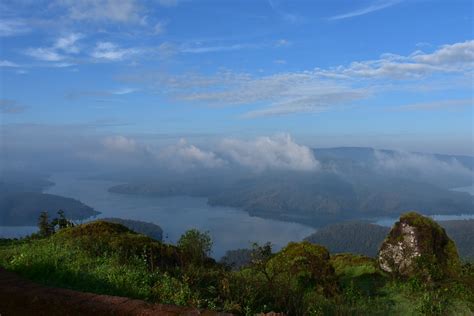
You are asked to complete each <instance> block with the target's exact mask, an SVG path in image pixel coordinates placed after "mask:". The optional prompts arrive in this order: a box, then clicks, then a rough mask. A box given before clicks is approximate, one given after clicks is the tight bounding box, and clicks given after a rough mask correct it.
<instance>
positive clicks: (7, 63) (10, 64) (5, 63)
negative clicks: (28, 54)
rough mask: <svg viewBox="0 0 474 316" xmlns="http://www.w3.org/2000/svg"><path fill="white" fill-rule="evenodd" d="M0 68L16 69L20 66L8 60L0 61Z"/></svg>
mask: <svg viewBox="0 0 474 316" xmlns="http://www.w3.org/2000/svg"><path fill="white" fill-rule="evenodd" d="M0 67H9V68H18V67H20V65H18V64H17V63H14V62H12V61H9V60H0Z"/></svg>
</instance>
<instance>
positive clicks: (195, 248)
mask: <svg viewBox="0 0 474 316" xmlns="http://www.w3.org/2000/svg"><path fill="white" fill-rule="evenodd" d="M178 247H179V248H180V249H181V250H182V251H183V253H184V254H185V255H186V256H187V257H188V258H189V259H190V260H191V261H192V262H195V263H202V262H204V260H205V259H206V257H208V256H209V255H210V254H211V250H212V239H211V236H210V235H209V232H204V233H203V232H200V231H199V230H197V229H191V230H188V231H186V232H185V233H184V234H183V235H182V236H181V237H180V238H179V240H178Z"/></svg>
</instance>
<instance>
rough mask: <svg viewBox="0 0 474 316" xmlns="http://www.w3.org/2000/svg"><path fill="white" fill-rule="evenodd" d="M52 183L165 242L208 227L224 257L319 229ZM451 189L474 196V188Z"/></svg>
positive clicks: (77, 182)
mask: <svg viewBox="0 0 474 316" xmlns="http://www.w3.org/2000/svg"><path fill="white" fill-rule="evenodd" d="M51 181H53V182H54V183H55V185H54V186H51V187H49V188H48V189H47V190H46V191H45V193H51V194H57V195H61V196H66V197H71V198H75V199H77V200H80V201H82V202H83V203H85V204H87V205H89V206H91V207H93V208H94V209H95V210H97V211H99V212H101V214H100V215H99V216H98V217H97V218H101V217H120V218H124V219H135V220H141V221H146V222H151V223H155V224H158V225H160V226H161V227H162V228H163V232H164V234H163V236H164V240H165V241H166V242H171V243H175V242H176V241H177V240H178V239H179V237H180V236H181V234H182V233H184V232H185V231H186V230H188V229H191V228H197V229H199V230H201V231H209V233H210V234H211V236H212V238H213V241H214V247H213V256H214V257H215V258H220V257H221V256H222V255H223V254H224V253H225V251H226V250H230V249H237V248H247V247H249V246H251V244H252V243H253V242H259V243H264V242H267V241H270V242H272V244H274V248H275V250H277V249H279V248H281V247H282V246H284V245H286V244H287V243H288V242H290V241H300V240H302V239H303V238H305V237H307V236H308V235H310V234H311V233H313V232H314V231H315V229H314V228H312V227H309V226H305V225H302V224H297V223H290V222H282V221H278V220H272V219H263V218H259V217H252V216H250V215H249V214H248V213H246V212H244V211H242V210H239V209H235V208H230V207H222V206H209V205H208V204H207V199H206V198H196V197H188V196H178V197H166V198H162V197H147V196H138V195H124V194H117V193H111V192H108V188H109V187H111V186H113V185H116V184H119V183H117V182H112V181H103V180H91V179H89V178H85V177H84V176H78V175H71V174H57V175H54V176H53V177H51ZM453 190H457V191H462V192H468V193H470V194H474V186H469V187H463V188H456V189H453ZM432 217H433V218H434V219H435V220H454V219H473V218H474V214H464V215H463V214H461V215H434V216H432ZM397 220H398V218H386V217H385V218H377V219H373V222H374V223H375V224H379V225H382V226H392V225H393V223H394V222H395V221H397ZM36 230H37V228H36V227H34V226H18V227H14V226H10V227H8V226H7V227H0V238H1V237H5V238H19V237H22V236H26V235H28V234H31V233H33V232H35V231H36Z"/></svg>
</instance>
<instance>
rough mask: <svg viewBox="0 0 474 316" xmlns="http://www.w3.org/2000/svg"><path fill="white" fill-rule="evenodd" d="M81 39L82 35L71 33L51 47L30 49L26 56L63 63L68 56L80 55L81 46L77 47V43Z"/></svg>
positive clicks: (60, 38) (57, 40)
mask: <svg viewBox="0 0 474 316" xmlns="http://www.w3.org/2000/svg"><path fill="white" fill-rule="evenodd" d="M81 38H83V35H82V34H79V33H71V34H68V35H66V36H63V37H59V38H58V39H56V41H55V42H54V44H53V45H52V46H50V47H36V48H28V49H27V50H26V51H25V54H26V55H28V56H31V57H33V58H35V59H38V60H43V61H61V60H64V59H67V57H68V56H67V55H68V54H77V53H79V51H80V49H79V46H77V41H78V40H80V39H81ZM63 64H64V63H63ZM63 64H60V65H63ZM56 65H57V64H56ZM68 66H70V65H68Z"/></svg>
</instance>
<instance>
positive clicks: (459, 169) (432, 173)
mask: <svg viewBox="0 0 474 316" xmlns="http://www.w3.org/2000/svg"><path fill="white" fill-rule="evenodd" d="M375 158H376V163H375V167H376V168H377V169H378V170H379V171H382V172H389V173H392V174H394V175H396V176H398V177H412V178H413V177H418V179H419V180H420V181H423V180H427V181H428V182H435V183H436V181H435V179H441V180H443V179H444V181H446V183H448V179H453V178H461V179H464V180H471V181H472V177H474V173H473V172H472V171H471V170H470V169H468V168H466V167H465V166H463V165H462V164H461V163H460V162H459V161H458V160H457V159H455V158H451V159H449V160H442V159H438V158H436V156H433V155H429V154H421V153H409V152H403V151H399V152H394V153H393V154H389V153H385V152H383V151H375Z"/></svg>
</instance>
